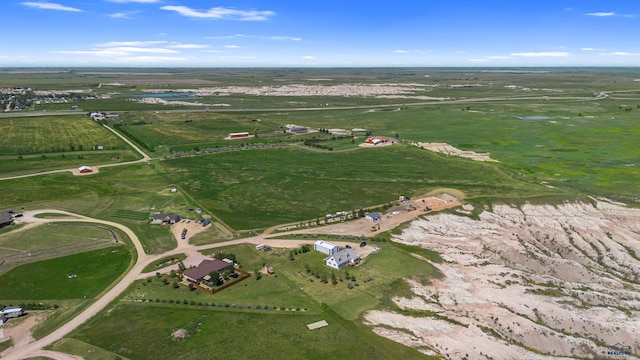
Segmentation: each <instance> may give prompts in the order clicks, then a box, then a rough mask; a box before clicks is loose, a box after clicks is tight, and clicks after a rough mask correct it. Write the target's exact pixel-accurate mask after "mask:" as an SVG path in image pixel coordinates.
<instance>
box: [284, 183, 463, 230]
mask: <svg viewBox="0 0 640 360" xmlns="http://www.w3.org/2000/svg"><path fill="white" fill-rule="evenodd" d="M423 200H424V202H423ZM460 205H462V203H461V202H460V200H458V199H456V198H454V197H453V196H451V195H448V194H444V193H443V194H440V195H437V196H426V197H420V198H416V199H411V200H410V201H406V202H405V204H404V207H403V208H402V209H400V208H399V209H398V210H397V214H393V212H394V208H391V209H389V210H390V211H389V212H387V213H385V214H382V218H381V219H380V221H379V224H380V229H379V230H376V231H372V230H371V228H372V226H374V225H375V223H374V222H373V221H371V220H369V219H366V218H361V219H358V220H353V221H347V222H338V223H334V224H331V225H326V226H319V227H314V228H309V229H303V230H299V231H295V233H297V234H332V235H353V236H367V237H369V236H371V235H375V233H378V232H384V231H388V230H391V229H394V228H396V227H398V225H400V224H403V223H405V222H408V221H411V220H414V219H417V218H418V217H420V216H422V215H426V214H428V213H431V212H437V211H440V210H444V209H449V208H452V207H456V206H460ZM411 206H413V208H415V210H408V209H410V208H411ZM427 207H428V208H430V209H431V210H427Z"/></svg>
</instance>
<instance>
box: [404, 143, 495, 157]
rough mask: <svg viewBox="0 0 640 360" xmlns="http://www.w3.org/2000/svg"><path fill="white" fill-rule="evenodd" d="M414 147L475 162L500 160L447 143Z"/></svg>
mask: <svg viewBox="0 0 640 360" xmlns="http://www.w3.org/2000/svg"><path fill="white" fill-rule="evenodd" d="M414 145H416V146H418V147H421V148H423V149H426V150H429V151H433V152H437V153H441V154H445V155H449V156H460V157H463V158H467V159H471V160H475V161H493V162H498V160H494V159H492V158H491V157H490V156H489V155H488V154H480V153H477V152H475V151H463V150H460V149H458V148H456V147H454V146H451V145H449V144H447V143H421V142H419V143H415V144H414Z"/></svg>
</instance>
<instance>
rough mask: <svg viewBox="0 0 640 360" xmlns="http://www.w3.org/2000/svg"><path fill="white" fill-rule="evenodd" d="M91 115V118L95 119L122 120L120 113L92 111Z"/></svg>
mask: <svg viewBox="0 0 640 360" xmlns="http://www.w3.org/2000/svg"><path fill="white" fill-rule="evenodd" d="M89 116H91V119H93V120H96V121H98V120H120V115H118V114H104V113H100V112H92V113H91V114H89Z"/></svg>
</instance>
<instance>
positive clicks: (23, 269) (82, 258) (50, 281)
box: [0, 246, 131, 301]
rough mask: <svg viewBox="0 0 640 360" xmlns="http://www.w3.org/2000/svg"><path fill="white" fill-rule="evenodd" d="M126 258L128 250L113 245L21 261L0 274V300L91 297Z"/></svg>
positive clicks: (126, 263)
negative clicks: (15, 266) (49, 257)
mask: <svg viewBox="0 0 640 360" xmlns="http://www.w3.org/2000/svg"><path fill="white" fill-rule="evenodd" d="M130 262H131V254H130V253H129V251H128V250H127V249H125V248H124V247H123V246H117V247H109V248H105V249H100V250H94V251H89V252H85V253H82V254H75V255H69V256H64V257H59V258H55V259H51V260H44V261H40V262H37V263H33V264H27V265H22V266H19V267H17V268H15V269H13V270H11V271H9V272H7V273H5V274H3V275H0V282H2V284H4V285H3V290H2V294H1V295H0V301H6V300H20V299H22V300H51V299H82V298H84V297H85V296H86V297H87V298H92V297H94V296H96V295H98V294H99V293H100V292H101V291H103V290H104V289H105V288H106V287H107V286H108V285H110V284H111V283H112V282H113V281H114V280H115V279H117V278H118V277H119V276H120V275H121V274H122V273H123V272H124V271H125V270H126V269H127V267H128V266H129V263H130ZM73 274H75V275H77V276H75V277H71V278H70V277H69V275H73Z"/></svg>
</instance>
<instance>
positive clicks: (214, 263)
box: [183, 259, 233, 282]
mask: <svg viewBox="0 0 640 360" xmlns="http://www.w3.org/2000/svg"><path fill="white" fill-rule="evenodd" d="M228 269H233V264H230V263H228V262H226V261H222V260H218V259H213V260H207V259H205V260H202V262H201V263H200V265H198V266H197V267H194V268H191V269H189V270H187V271H185V272H184V274H183V275H184V277H185V278H186V279H187V281H191V282H200V281H202V280H203V279H204V277H205V276H207V275H209V274H211V273H212V272H214V271H215V272H218V273H222V272H224V271H226V270H228Z"/></svg>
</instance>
